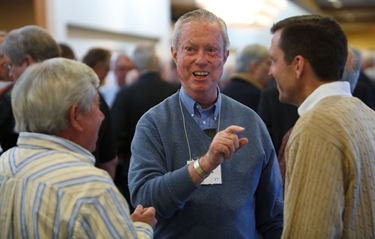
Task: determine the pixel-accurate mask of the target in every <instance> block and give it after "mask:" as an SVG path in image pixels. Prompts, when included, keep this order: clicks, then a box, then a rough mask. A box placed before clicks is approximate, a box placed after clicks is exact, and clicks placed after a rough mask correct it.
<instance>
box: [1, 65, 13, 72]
mask: <svg viewBox="0 0 375 239" xmlns="http://www.w3.org/2000/svg"><path fill="white" fill-rule="evenodd" d="M3 67H4V68H6V69H8V71H10V70H11V69H12V67H13V63H4V64H3Z"/></svg>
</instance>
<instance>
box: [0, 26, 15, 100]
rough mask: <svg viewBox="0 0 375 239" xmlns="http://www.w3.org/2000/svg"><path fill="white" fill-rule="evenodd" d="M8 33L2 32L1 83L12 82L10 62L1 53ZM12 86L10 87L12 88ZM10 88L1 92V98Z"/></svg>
mask: <svg viewBox="0 0 375 239" xmlns="http://www.w3.org/2000/svg"><path fill="white" fill-rule="evenodd" d="M6 34H7V33H6V32H4V31H0V82H2V83H3V82H6V83H8V82H11V81H12V78H11V77H10V76H9V69H8V67H7V66H8V64H7V63H8V62H7V61H6V58H5V57H4V55H3V53H2V51H1V46H2V45H3V42H4V40H5V36H6ZM10 87H11V86H9V88H10ZM9 88H4V90H3V91H1V90H0V96H3V95H4V94H5V92H6V91H7V90H8V89H9Z"/></svg>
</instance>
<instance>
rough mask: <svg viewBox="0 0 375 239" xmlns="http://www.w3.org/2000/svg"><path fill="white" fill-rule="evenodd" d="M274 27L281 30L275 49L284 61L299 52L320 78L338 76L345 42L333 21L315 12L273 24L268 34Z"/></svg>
mask: <svg viewBox="0 0 375 239" xmlns="http://www.w3.org/2000/svg"><path fill="white" fill-rule="evenodd" d="M277 30H282V32H281V35H280V41H279V48H280V49H281V50H282V51H283V53H284V60H285V61H286V62H287V63H291V62H292V61H293V59H294V57H295V56H297V55H301V56H303V57H304V58H305V59H307V61H308V62H309V63H310V65H311V67H312V69H313V71H314V72H315V74H316V75H317V76H318V77H319V78H320V79H321V80H322V81H337V80H340V79H341V78H342V74H343V71H344V67H345V62H346V57H347V54H348V45H347V44H348V43H347V39H346V35H345V33H344V32H343V31H342V29H341V28H340V26H339V25H338V24H337V22H336V21H335V20H333V19H332V18H329V17H323V16H319V15H302V16H295V17H290V18H286V19H284V20H282V21H279V22H277V23H276V24H274V25H273V26H272V28H271V33H272V34H273V33H275V32H276V31H277Z"/></svg>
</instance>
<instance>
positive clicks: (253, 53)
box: [222, 44, 273, 111]
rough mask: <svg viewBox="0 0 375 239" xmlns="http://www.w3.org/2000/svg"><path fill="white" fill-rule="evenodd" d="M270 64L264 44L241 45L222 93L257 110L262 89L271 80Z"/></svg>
mask: <svg viewBox="0 0 375 239" xmlns="http://www.w3.org/2000/svg"><path fill="white" fill-rule="evenodd" d="M270 64H271V63H270V59H269V56H268V49H267V48H266V47H265V46H262V45H259V44H252V45H247V46H245V47H243V48H242V49H241V50H240V51H239V52H238V54H237V56H236V64H235V74H234V75H232V76H231V78H230V80H229V82H228V84H227V85H226V86H225V87H224V88H223V90H222V93H223V94H226V95H227V96H229V97H231V98H233V99H235V100H237V101H239V102H241V103H242V104H244V105H246V106H248V107H250V108H251V109H253V110H254V111H257V110H258V105H259V99H260V94H261V92H262V90H263V89H264V88H266V87H268V86H269V85H270V84H271V83H272V82H273V79H272V78H271V77H270V76H269V75H268V70H269V68H270Z"/></svg>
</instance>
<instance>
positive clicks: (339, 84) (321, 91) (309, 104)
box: [298, 81, 352, 116]
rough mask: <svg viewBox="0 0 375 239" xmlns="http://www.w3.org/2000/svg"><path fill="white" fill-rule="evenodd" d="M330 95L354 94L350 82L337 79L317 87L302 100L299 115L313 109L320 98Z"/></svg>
mask: <svg viewBox="0 0 375 239" xmlns="http://www.w3.org/2000/svg"><path fill="white" fill-rule="evenodd" d="M329 96H352V94H351V92H350V84H349V82H346V81H335V82H331V83H326V84H323V85H321V86H319V87H318V88H316V89H315V90H314V91H313V93H311V94H310V95H309V96H308V97H307V98H306V99H305V101H303V102H302V104H301V105H300V107H298V114H299V116H302V115H303V114H304V113H306V112H307V111H309V110H310V109H312V108H313V107H314V106H315V105H316V104H317V103H318V102H319V101H320V100H322V99H324V98H326V97H329Z"/></svg>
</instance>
